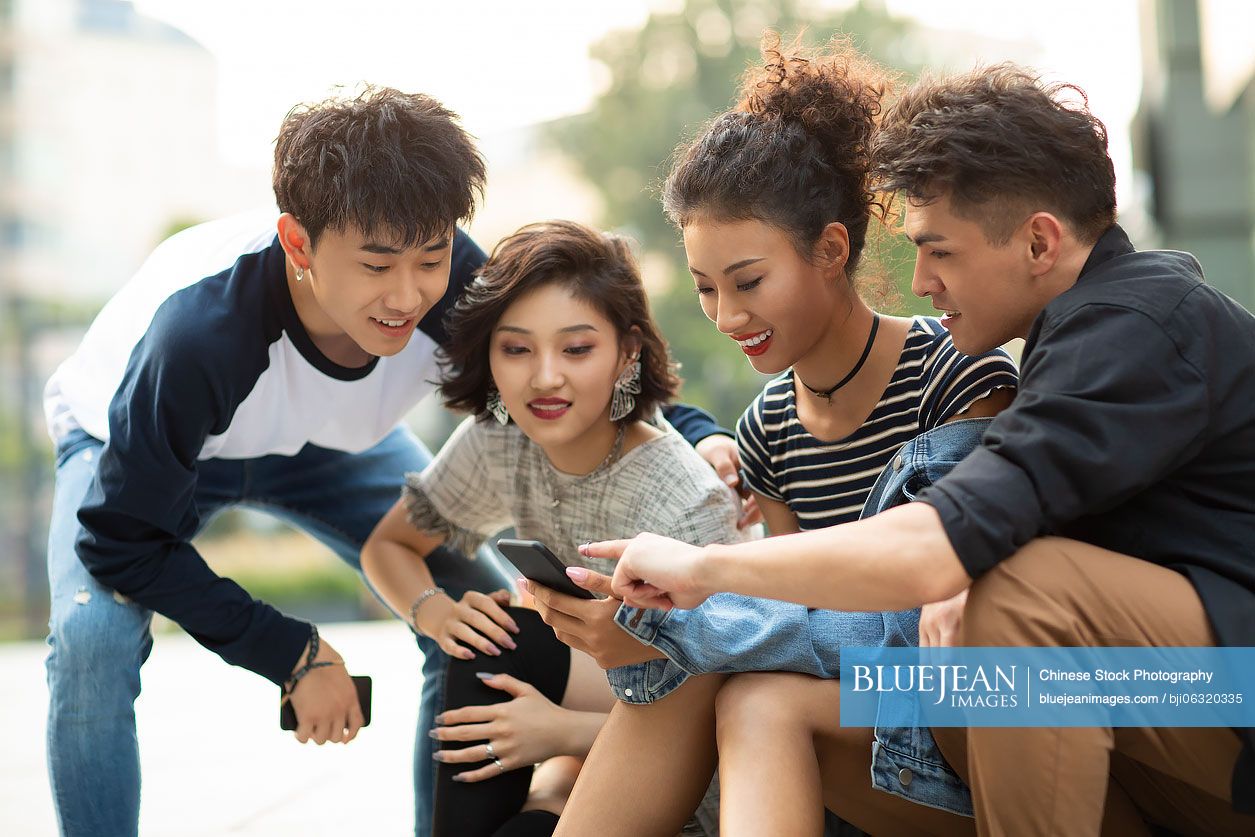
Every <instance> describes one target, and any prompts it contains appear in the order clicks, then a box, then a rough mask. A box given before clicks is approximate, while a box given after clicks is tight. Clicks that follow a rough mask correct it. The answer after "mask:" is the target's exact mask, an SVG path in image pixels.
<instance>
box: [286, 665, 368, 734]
mask: <svg viewBox="0 0 1255 837" xmlns="http://www.w3.org/2000/svg"><path fill="white" fill-rule="evenodd" d="M352 680H353V688H354V689H356V690H357V702H358V705H359V706H361V708H362V718H363V720H362V726H364V727H368V726H370V697H371V680H370V677H369V676H367V675H364V674H361V675H353V676H352ZM297 726H299V723H298V721H297V717H296V708H295V707H294V706H293V705H292V701H291V700H282V693H280V704H279V729H282V730H288V731H291V730H294V729H296V728H297Z"/></svg>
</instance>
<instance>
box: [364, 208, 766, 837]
mask: <svg viewBox="0 0 1255 837" xmlns="http://www.w3.org/2000/svg"><path fill="white" fill-rule="evenodd" d="M448 331H449V349H448V359H447V362H448V377H447V380H446V381H445V383H444V384H443V385H442V394H443V396H444V399H445V403H446V404H447V405H448V406H449V407H451V408H453V409H455V410H461V411H464V412H469V413H471V414H472V415H471V417H469V418H467V419H466V420H465V421H463V422H462V424H461V425H460V426H459V427H458V429H457V430H456V431H455V432H454V434H453V436H452V437H451V438H450V439H449V441H448V442H447V443H446V444H445V445H444V446H443V447H442V448H441V449H440V453H439V454H438V455H437V456H436V458H435V459H434V460H433V462H432V464H431V465H430V466H429V467H428V468H427V469H426V470H424V471H423V472H422V473H421V474H410V475H409V476H408V478H407V486H406V489H405V491H404V494H403V497H402V499H401V501H399V502H398V503H397V505H396V506H395V507H394V508H393V509H392V511H391V512H389V514H388V515H387V516H386V517H385V518H384V520H383V521H382V522H381V523H380V524H379V527H378V528H377V529H376V530H375V532H374V533H373V534H372V535H371V538H370V540H369V541H368V542H367V544H366V547H365V549H364V550H363V552H362V567H363V569H364V570H365V572H366V574H367V576H368V577H369V578H370V580H371V582H372V583H373V584H374V586H375V588H376V589H377V590H378V591H379V593H380V594H381V595H382V596H383V598H384V599H385V600H386V601H387V602H388V604H389V605H390V606H391V607H392V608H393V609H394V610H395V611H397V612H398V613H401V614H407V617H406V618H407V621H408V622H409V624H410V625H411V627H412V628H413V629H414V630H415V631H416V632H419V633H421V634H423V635H425V636H428V637H431V638H432V639H434V640H435V641H436V642H437V643H438V644H439V645H440V648H441V649H442V650H443V651H444V652H445V653H447V654H449V655H450V656H451V657H452V658H453V660H452V662H451V664H450V667H449V673H448V677H447V679H446V683H445V686H446V690H445V711H444V712H443V714H442V715H441V716H439V717H438V719H437V723H438V724H439V726H437V727H436V729H435V730H433V737H434V738H436V739H438V740H439V741H440V742H441V746H442V749H441V750H439V751H438V752H437V753H436V760H437V762H438V767H437V779H436V802H435V813H434V832H435V834H436V835H450V834H457V835H467V837H475V835H491V834H499V835H505V834H510V835H523V834H529V835H530V834H548V833H550V832H551V831H552V829H553V827H554V825H555V824H556V822H557V815H558V814H559V813H560V812H561V810H562V806H563V804H564V800H565V794H566V792H567V791H569V788H570V786H571V785H572V784H573V782H574V774H575V773H576V772H578V769H579V764H580V760H581V759H582V757H583V756H584V755H586V754H587V753H588V751H589V749H590V748H591V747H592V743H593V739H594V738H595V737H596V735H597V732H598V731H599V730H600V729H601V725H602V723H603V722H604V720H605V715H606V713H607V712H608V711H609V709H610V707H611V705H612V704H613V702H614V698H613V694H612V692H611V690H610V687H609V685H608V683H607V682H606V678H605V675H604V674H603V673H602V671H601V670H600V669H599V668H598V666H597V664H596V663H595V662H594V661H593V659H592V658H591V657H589V656H588V655H587V654H585V653H583V652H581V651H577V650H572V649H569V648H568V647H567V646H566V645H564V644H562V643H561V642H559V641H558V639H557V638H556V637H555V635H554V632H553V631H551V630H550V629H549V628H548V627H547V626H546V625H545V624H544V623H543V622H542V621H541V620H540V617H539V616H538V615H537V614H536V613H535V611H534V610H532V609H529V608H528V607H514V606H510V604H509V603H510V594H509V592H508V591H505V590H499V591H497V592H496V593H493V594H491V595H486V594H482V593H477V592H471V593H468V594H466V595H465V596H463V597H462V599H461V600H460V601H455V600H454V599H453V598H451V597H449V596H447V595H445V594H444V591H442V590H440V589H439V588H438V587H435V585H434V583H433V581H432V579H431V574H430V573H429V572H428V571H427V569H426V566H425V564H424V556H426V555H427V554H428V553H430V552H431V551H432V550H434V549H436V548H437V547H438V546H440V545H441V544H447V545H451V546H454V547H457V548H459V549H460V550H462V551H463V552H464V553H465V554H467V555H472V554H474V551H475V548H477V547H478V546H479V545H480V544H481V543H482V542H483V541H485V540H486V539H488V538H490V537H491V536H493V535H495V534H497V533H499V532H501V531H502V530H504V529H507V528H510V527H513V528H514V529H515V530H516V532H517V534H518V536H519V537H520V538H527V539H534V540H539V541H541V542H543V543H545V544H546V545H547V546H548V547H549V548H550V549H551V550H552V551H553V553H554V554H555V555H557V557H558V558H559V559H560V560H561V561H562V562H563V563H565V564H567V565H568V566H575V567H586V568H589V569H594V570H598V571H601V572H606V571H609V570H610V569H611V568H612V564H611V563H610V562H604V561H596V560H593V561H589V560H586V559H584V558H582V557H581V556H580V555H579V545H580V544H581V543H585V542H588V541H591V540H600V539H604V538H607V537H623V536H627V535H633V534H635V533H637V532H639V531H641V529H642V528H645V529H654V530H656V531H665V532H667V533H669V535H670V536H671V537H674V538H676V539H678V540H682V541H685V542H687V543H691V544H695V545H697V544H702V545H704V544H709V543H714V542H720V543H728V542H734V541H738V540H741V539H742V534H741V531H740V530H739V529H738V528H737V520H738V515H739V504H738V502H737V500H736V498H735V496H734V495H733V493H732V492H730V491H729V490H728V488H727V486H726V485H724V484H723V482H722V481H720V479H719V477H718V476H717V475H716V473H715V472H714V471H713V470H712V469H711V468H710V466H709V465H707V464H706V462H705V461H704V460H703V459H702V458H701V457H700V456H699V455H698V454H697V453H696V451H694V449H693V448H692V447H690V446H689V444H688V443H687V442H686V441H685V440H684V439H683V438H682V437H681V436H680V435H679V434H678V433H677V432H676V431H675V430H674V429H673V428H671V427H670V425H668V424H667V423H666V421H665V420H663V419H662V418H661V414H660V411H659V408H660V407H661V406H663V405H664V404H666V403H667V402H668V401H669V399H670V398H671V397H672V396H673V395H674V393H675V391H676V388H677V387H678V385H679V379H678V378H677V377H676V375H675V372H674V367H673V365H672V363H671V361H670V358H669V355H668V352H667V345H666V343H665V341H664V340H663V339H662V336H661V335H660V334H659V332H658V328H657V326H656V325H655V324H654V322H653V319H652V317H651V316H650V311H649V301H648V298H647V296H646V294H645V290H644V287H643V285H642V283H641V278H640V273H639V270H638V268H637V264H636V260H635V258H634V257H633V256H632V253H631V251H630V249H629V247H628V244H627V242H626V241H625V240H624V239H622V238H620V237H619V236H615V235H608V234H602V233H599V232H597V231H595V230H592V229H589V228H588V227H585V226H582V225H580V224H576V223H572V222H570V221H550V222H545V223H540V224H532V225H529V226H527V227H524V228H523V229H521V230H519V231H518V232H517V233H515V234H514V235H512V236H510V237H509V238H507V239H505V240H504V241H503V242H502V243H501V244H500V245H498V247H497V248H496V250H495V251H494V252H493V254H492V256H491V257H490V258H489V260H488V262H487V263H486V264H485V265H484V268H483V270H482V272H481V274H480V275H479V277H478V278H477V279H476V280H475V281H474V282H473V283H472V284H471V285H470V287H469V288H468V289H467V292H466V294H465V295H464V296H463V298H462V299H461V300H460V301H459V302H458V304H457V305H456V307H455V308H454V309H453V311H452V312H451V314H450V316H449V321H448ZM595 605H596V607H597V608H599V611H598V618H599V619H600V621H601V622H602V623H603V624H604V625H608V626H609V628H610V629H611V630H615V631H617V630H618V628H617V627H616V626H614V624H613V619H614V616H615V614H616V612H617V611H618V609H619V602H617V601H616V600H613V599H607V600H602V601H599V602H596V603H595ZM407 608H408V613H407ZM625 638H626V636H625ZM626 639H628V641H629V642H632V643H633V644H634V645H635V646H636V654H635V659H636V660H637V661H641V662H643V661H646V660H650V659H659V658H661V656H662V655H661V654H660V653H659V652H656V651H654V650H653V649H651V648H649V647H648V646H646V645H644V644H643V643H638V642H635V641H634V640H631V639H630V638H626ZM542 762H544V764H543V765H542V767H541V769H540V770H539V771H538V772H537V774H536V776H535V782H533V781H532V779H533V770H532V768H533V765H535V764H538V763H542ZM529 785H530V787H531V793H530V795H529Z"/></svg>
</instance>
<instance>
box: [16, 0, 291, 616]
mask: <svg viewBox="0 0 1255 837" xmlns="http://www.w3.org/2000/svg"><path fill="white" fill-rule="evenodd" d="M216 96H217V82H216V66H215V60H214V58H213V56H212V55H211V54H210V53H209V52H208V51H207V50H206V49H205V48H204V47H203V46H202V45H201V44H199V43H197V42H196V41H194V40H192V39H191V38H189V37H187V36H186V35H185V34H183V33H182V32H180V31H179V30H177V29H174V28H172V27H170V26H168V25H167V24H165V23H162V22H160V21H157V20H154V19H151V18H148V17H145V16H143V15H141V14H139V13H137V12H136V10H135V8H134V7H133V5H132V4H131V3H130V2H123V0H0V636H3V635H6V634H9V635H11V634H12V633H13V632H14V630H15V627H14V626H15V624H22V623H25V627H24V632H27V633H35V632H37V631H38V630H39V629H40V628H39V625H40V623H41V622H42V621H43V611H44V609H45V608H46V595H45V594H44V590H45V589H46V588H45V585H46V581H45V578H44V569H43V541H44V531H45V525H46V520H47V507H48V502H49V494H50V490H49V489H50V485H49V483H50V473H49V467H48V466H49V459H48V441H47V437H46V435H45V434H44V433H43V430H42V421H41V410H40V390H41V389H42V386H43V382H44V380H45V379H46V378H47V376H48V374H50V372H51V371H52V368H53V367H54V366H55V365H56V363H58V362H59V361H60V360H61V359H62V358H63V357H64V356H65V355H66V354H68V353H69V351H71V350H72V349H73V346H74V344H75V343H76V342H77V339H78V336H79V334H80V333H81V330H82V329H83V328H85V326H86V324H87V321H88V320H89V318H90V316H91V315H92V313H94V311H95V310H96V308H98V307H99V305H100V303H101V302H103V301H104V300H105V299H106V298H108V296H109V295H110V294H111V293H112V292H113V291H114V290H115V289H116V288H118V287H119V286H120V285H121V284H122V283H123V282H125V281H126V279H127V278H129V276H130V275H131V274H132V273H133V272H134V270H135V268H136V267H137V266H138V265H139V264H140V262H141V261H142V260H143V258H144V257H145V256H146V255H147V254H148V252H149V251H150V250H151V249H152V247H153V246H154V245H155V244H156V243H157V242H158V241H159V240H161V239H162V238H163V237H164V236H165V235H166V233H167V232H168V231H169V230H170V229H171V228H172V226H174V225H176V224H180V223H187V222H190V221H194V220H199V219H203V218H207V217H211V216H213V215H218V214H222V213H224V212H229V211H235V210H238V209H240V208H244V207H246V206H249V205H255V204H256V202H258V200H259V197H258V196H262V197H261V199H263V200H264V199H265V196H267V195H268V189H267V188H266V187H267V182H266V180H267V179H266V177H265V174H264V173H255V172H243V171H235V170H232V169H230V168H229V167H227V166H226V165H225V164H223V163H222V162H221V161H220V158H219V155H218V154H217V151H216V143H217V126H216V124H215V119H216V113H217V111H218V109H217V107H216V104H217V102H216ZM250 202H251V203H250ZM19 630H21V629H19Z"/></svg>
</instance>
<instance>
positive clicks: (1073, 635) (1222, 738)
mask: <svg viewBox="0 0 1255 837" xmlns="http://www.w3.org/2000/svg"><path fill="white" fill-rule="evenodd" d="M962 638H963V643H964V644H965V645H971V646H1003V645H1005V646H1022V645H1023V646H1069V645H1070V646H1091V647H1094V646H1097V647H1102V646H1204V645H1215V644H1216V640H1215V637H1214V635H1213V634H1212V631H1211V627H1210V625H1209V623H1208V621H1207V616H1206V614H1205V613H1204V611H1203V606H1202V603H1201V602H1200V601H1199V598H1198V595H1197V593H1195V591H1194V588H1193V586H1192V585H1191V584H1190V583H1189V581H1188V580H1186V578H1185V577H1184V576H1182V575H1180V574H1179V573H1176V572H1174V571H1172V570H1168V569H1165V568H1163V567H1159V566H1156V565H1154V564H1151V563H1148V562H1146V561H1141V560H1139V559H1136V558H1130V557H1129V556H1127V555H1120V554H1117V553H1114V552H1109V551H1107V550H1104V549H1099V548H1098V547H1095V546H1090V545H1088V544H1084V543H1080V542H1078V541H1072V540H1065V539H1062V538H1041V539H1038V540H1036V541H1033V542H1032V543H1030V544H1028V545H1027V546H1025V547H1024V548H1023V549H1021V550H1020V551H1019V552H1018V553H1016V554H1015V555H1014V556H1012V557H1011V558H1009V559H1008V560H1006V561H1003V562H1002V563H1001V564H999V565H998V566H997V567H996V568H994V569H993V570H991V571H990V572H989V573H988V574H987V575H985V576H983V577H982V578H981V579H980V580H978V581H977V582H976V584H974V585H973V587H972V591H971V593H970V595H969V598H968V601H967V609H966V611H965V613H964V617H963V634H962ZM933 733H934V735H935V736H936V738H937V740H938V743H939V744H940V746H941V748H942V751H943V752H944V753H945V755H946V758H947V760H948V761H949V762H950V763H951V765H953V766H954V768H955V770H957V771H958V772H959V774H960V775H962V776H963V777H964V778H965V779H966V780H967V781H968V784H969V785H970V786H971V787H972V792H973V797H974V800H975V805H976V819H977V830H978V833H979V834H982V835H1013V837H1020V835H1046V834H1058V835H1069V837H1073V836H1074V835H1078V836H1079V835H1097V834H1106V835H1125V834H1130V835H1140V834H1149V833H1150V831H1149V829H1148V828H1147V826H1146V825H1145V824H1144V823H1146V822H1150V823H1154V824H1156V825H1160V826H1164V827H1167V828H1169V829H1171V830H1173V831H1176V832H1179V833H1182V834H1199V835H1221V834H1247V835H1249V834H1255V817H1251V816H1244V815H1241V814H1235V813H1234V812H1233V810H1232V807H1231V806H1230V798H1231V797H1230V782H1231V777H1232V772H1233V765H1234V762H1235V761H1236V759H1237V756H1238V752H1239V751H1240V749H1241V744H1240V742H1239V739H1238V737H1237V735H1236V734H1235V733H1234V732H1233V731H1232V730H1230V729H1207V728H1181V729H1176V728H1172V729H1169V728H1155V729H1150V728H1116V729H1111V728H1097V729H1094V728H1068V729H1047V728H1040V729H1036V728H1025V729H997V728H976V729H969V730H961V729H960V730H956V729H934V730H933Z"/></svg>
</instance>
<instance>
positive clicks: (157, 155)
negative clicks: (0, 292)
mask: <svg viewBox="0 0 1255 837" xmlns="http://www.w3.org/2000/svg"><path fill="white" fill-rule="evenodd" d="M0 4H3V5H7V6H8V11H7V16H8V18H9V25H8V27H7V29H8V34H7V36H6V37H5V41H6V44H7V49H6V50H5V51H6V53H7V61H5V62H4V69H3V70H0V83H5V84H7V87H8V94H7V97H6V98H7V99H8V107H7V108H6V114H5V117H4V118H3V121H2V122H0V126H2V127H0V166H3V167H4V168H5V176H6V179H7V184H6V188H5V190H4V192H3V198H2V199H0V247H3V249H4V250H5V251H6V255H7V265H6V270H5V271H4V272H5V274H6V279H5V280H4V281H6V282H7V284H8V287H9V288H10V289H17V290H20V291H21V292H22V293H24V294H26V295H30V296H36V297H45V298H67V297H68V298H72V297H83V296H86V297H97V298H103V297H107V296H108V295H109V293H110V292H111V291H112V290H113V289H115V288H116V287H117V286H118V285H120V284H121V282H122V281H124V280H125V279H126V278H127V276H129V275H130V273H131V272H132V271H133V270H134V269H135V266H136V265H137V264H138V263H139V261H140V260H142V259H143V257H144V256H145V255H147V253H148V251H149V250H151V249H152V247H153V245H154V244H155V243H156V242H157V241H159V240H160V239H161V238H163V237H164V233H165V232H166V231H167V230H168V229H169V228H170V226H171V225H172V224H173V223H177V222H179V221H184V220H199V219H204V218H207V217H212V216H215V215H219V214H223V213H224V212H229V211H233V210H237V209H239V208H241V201H242V196H250V195H251V196H252V197H253V199H254V200H255V199H256V197H257V196H259V195H260V196H261V197H262V198H263V199H264V197H265V195H266V191H265V186H266V183H265V180H264V178H262V182H261V183H260V184H258V183H257V182H256V181H257V180H258V178H257V175H256V173H253V172H240V171H233V170H232V169H230V168H229V167H227V166H226V165H224V164H223V163H221V162H220V161H219V160H220V158H219V155H218V153H217V150H216V143H217V126H216V122H215V120H216V118H217V117H216V113H217V107H216V104H217V102H216V97H217V84H216V66H215V61H214V58H213V56H212V55H211V54H210V53H209V51H208V50H206V49H205V48H204V47H203V46H201V45H200V44H199V43H197V42H196V41H194V40H192V39H191V38H189V37H188V36H187V35H185V34H183V33H182V32H180V31H179V30H177V29H175V28H173V27H171V26H169V25H167V24H165V23H162V22H159V21H156V20H153V19H151V18H147V17H145V16H143V15H141V14H139V13H137V12H136V11H135V9H134V7H133V6H132V4H131V3H130V2H123V0H0ZM250 182H251V186H252V188H251V189H250V188H249V186H250ZM259 186H260V187H261V188H260V190H259V188H258V187H259Z"/></svg>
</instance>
